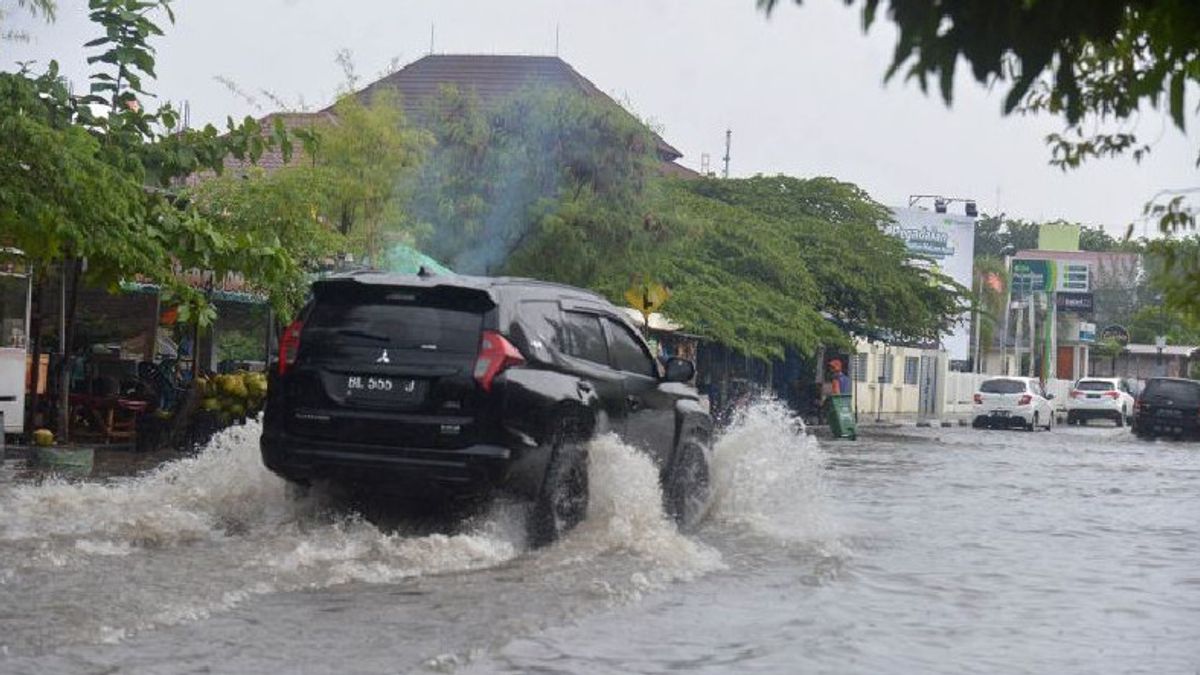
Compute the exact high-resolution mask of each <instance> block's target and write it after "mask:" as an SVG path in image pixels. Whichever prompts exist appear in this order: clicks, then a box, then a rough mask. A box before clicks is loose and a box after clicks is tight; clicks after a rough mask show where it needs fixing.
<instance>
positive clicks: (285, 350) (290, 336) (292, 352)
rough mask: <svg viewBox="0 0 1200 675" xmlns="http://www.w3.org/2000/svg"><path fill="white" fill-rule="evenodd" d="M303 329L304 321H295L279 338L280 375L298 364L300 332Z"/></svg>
mask: <svg viewBox="0 0 1200 675" xmlns="http://www.w3.org/2000/svg"><path fill="white" fill-rule="evenodd" d="M303 329H304V322H303V321H293V322H292V323H291V324H289V325H288V327H287V328H285V329H283V335H280V336H279V374H280V375H284V374H286V373H287V369H288V368H289V367H290V366H291V365H292V364H293V363H295V362H296V355H297V354H299V353H300V331H301V330H303Z"/></svg>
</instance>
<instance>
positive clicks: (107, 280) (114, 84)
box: [0, 0, 303, 432]
mask: <svg viewBox="0 0 1200 675" xmlns="http://www.w3.org/2000/svg"><path fill="white" fill-rule="evenodd" d="M89 9H90V14H89V16H90V18H91V20H92V21H93V22H94V23H95V24H96V26H97V27H98V28H99V29H100V30H101V32H102V36H101V37H99V38H97V39H95V40H92V41H90V42H88V43H87V46H88V47H90V48H92V49H94V50H95V51H96V53H94V54H93V55H92V56H90V57H89V58H88V61H89V63H92V64H97V68H98V70H97V72H95V73H93V75H92V77H91V81H90V84H89V93H88V94H87V95H85V96H79V97H76V96H72V95H71V94H70V92H69V91H68V89H67V87H66V85H65V83H64V82H63V81H62V79H61V78H60V77H59V75H58V69H57V65H56V64H55V63H53V62H51V64H50V65H49V67H48V69H47V70H46V71H45V72H44V73H41V74H37V75H35V74H33V73H31V72H29V71H28V70H26V69H22V70H20V71H18V72H16V73H0V139H2V145H3V147H4V152H3V153H0V241H3V242H4V243H5V244H6V245H10V246H15V247H16V248H19V249H21V250H22V251H24V252H25V254H26V256H27V259H28V260H29V261H30V262H32V263H33V265H34V267H35V268H36V269H38V270H40V271H41V272H42V273H44V272H45V271H46V270H48V269H51V268H57V269H61V270H62V275H63V279H64V284H65V285H66V287H67V290H68V297H67V303H66V313H67V319H68V320H67V332H66V335H63V336H60V338H61V339H62V340H63V342H64V343H65V344H66V345H67V346H68V347H69V345H70V344H71V337H72V332H73V322H74V311H73V310H74V305H75V299H74V298H75V290H76V289H77V288H78V287H79V284H80V283H81V282H82V281H83V280H84V277H85V276H86V278H87V280H88V281H89V282H90V283H92V284H95V285H100V286H106V287H109V288H112V289H115V288H116V287H117V284H118V282H119V281H120V280H122V279H129V278H132V277H135V276H137V275H143V276H146V277H149V278H150V279H153V280H155V281H157V282H158V283H160V284H162V285H163V287H164V292H165V293H166V295H167V296H168V300H169V301H171V302H177V303H179V304H180V305H181V317H182V318H185V319H187V320H191V321H197V322H199V323H201V324H207V323H209V322H211V321H212V319H213V318H214V317H215V310H214V308H213V307H212V305H211V304H210V303H209V302H208V301H207V298H206V296H205V295H204V293H203V292H201V291H200V290H198V289H194V288H191V287H189V286H188V285H187V284H186V283H184V282H183V281H182V279H181V278H180V276H179V275H178V272H179V271H180V270H182V269H189V268H199V269H207V270H214V271H216V272H217V273H218V274H222V273H224V272H226V271H239V272H242V273H244V274H245V276H246V277H247V280H248V281H249V283H250V284H251V285H252V286H254V287H256V288H258V289H259V290H261V291H263V292H265V293H267V294H269V295H270V296H271V298H272V302H273V303H275V304H276V306H277V308H278V309H280V310H281V311H282V312H283V313H285V314H286V312H287V311H288V310H289V309H290V307H291V306H292V305H293V304H294V302H295V301H296V296H297V294H296V292H295V290H294V289H295V287H296V286H297V285H298V283H299V282H300V281H301V280H302V278H303V276H302V275H303V269H302V265H301V264H300V261H299V260H298V259H297V258H295V257H294V256H293V255H292V253H291V252H290V251H289V250H288V249H287V248H285V247H284V246H283V245H282V243H281V241H280V239H279V237H278V236H277V235H276V234H275V233H273V232H270V231H266V230H263V229H261V228H259V229H254V230H250V229H240V230H239V229H233V230H231V229H228V228H225V227H223V225H224V224H225V223H222V222H220V221H214V220H212V219H209V218H206V217H205V214H204V213H202V212H201V211H200V210H199V209H198V208H197V207H196V206H195V204H194V203H191V202H187V201H182V200H179V199H177V198H176V197H175V196H174V195H173V193H172V192H171V191H170V190H166V189H163V187H166V186H170V185H171V184H172V183H173V181H175V180H176V179H179V178H181V177H183V176H186V175H188V174H190V173H193V172H195V171H198V170H200V169H209V170H211V171H214V172H217V173H220V172H221V171H222V169H223V167H224V161H225V158H226V157H227V156H233V157H235V158H239V159H245V160H248V161H251V162H253V161H255V160H257V158H258V157H259V156H261V154H262V153H263V152H264V151H265V150H266V149H267V148H269V147H271V146H273V145H275V144H280V145H281V146H282V150H283V152H284V154H285V155H287V154H289V153H290V141H289V140H288V138H287V136H286V134H284V133H283V129H282V127H281V126H276V128H275V129H273V130H272V132H273V133H265V130H263V129H261V128H259V126H258V124H257V122H255V121H254V120H251V119H247V120H245V121H244V122H243V123H242V124H240V125H235V124H234V123H233V122H232V120H230V121H229V124H228V129H227V131H226V132H225V133H224V134H221V133H219V132H218V131H217V130H216V129H215V128H214V127H212V126H211V125H210V126H207V127H205V128H204V129H200V130H180V129H178V116H177V115H176V113H175V111H174V110H173V109H172V108H171V107H170V106H169V105H167V106H160V107H159V108H158V109H157V110H154V111H150V110H148V109H147V108H145V107H144V105H143V101H144V100H146V99H149V98H151V95H150V94H149V93H148V92H147V90H146V88H145V83H146V82H148V81H149V80H150V79H152V78H153V77H154V72H155V52H154V49H153V47H152V46H151V45H150V40H151V39H152V38H153V37H154V36H156V35H160V34H161V30H160V29H159V28H158V26H157V24H156V23H155V22H154V19H153V17H155V16H156V15H157V13H159V12H162V13H165V14H166V16H167V17H168V19H170V20H172V21H173V18H174V17H173V15H172V14H171V9H170V3H169V0H157V1H154V2H142V1H139V0H90V1H89ZM84 260H86V261H87V266H86V273H85V269H84V266H83V261H84ZM35 349H36V347H35ZM66 363H67V362H66V361H65V360H64V363H63V368H64V372H63V376H62V377H60V380H59V381H60V382H65V381H67V378H66V372H65V368H66V367H67V366H66ZM60 395H61V396H62V402H61V403H60V406H59V412H60V421H59V427H60V432H65V430H66V414H67V408H68V407H67V405H66V395H67V392H66V391H65V389H64V390H63V391H61V392H60Z"/></svg>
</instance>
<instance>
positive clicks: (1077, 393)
mask: <svg viewBox="0 0 1200 675" xmlns="http://www.w3.org/2000/svg"><path fill="white" fill-rule="evenodd" d="M1080 396H1083V392H1081V391H1079V390H1078V389H1072V390H1071V398H1079V397H1080Z"/></svg>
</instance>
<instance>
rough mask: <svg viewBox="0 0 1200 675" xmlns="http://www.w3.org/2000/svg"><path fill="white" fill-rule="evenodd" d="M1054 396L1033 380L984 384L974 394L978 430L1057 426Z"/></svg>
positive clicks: (997, 380) (995, 380)
mask: <svg viewBox="0 0 1200 675" xmlns="http://www.w3.org/2000/svg"><path fill="white" fill-rule="evenodd" d="M1052 398H1054V395H1053V394H1047V393H1046V391H1045V389H1043V388H1042V383H1041V382H1039V381H1038V380H1037V379H1036V378H1033V377H993V378H989V379H987V380H984V381H983V383H982V384H980V385H979V391H977V392H975V406H974V411H973V412H974V420H973V422H972V426H974V427H975V428H976V429H981V428H984V427H989V428H990V427H1002V428H1010V427H1021V428H1024V429H1027V430H1029V431H1033V430H1034V429H1045V430H1047V431H1049V430H1050V429H1051V428H1052V427H1053V426H1054V408H1053V407H1051V405H1050V399H1052Z"/></svg>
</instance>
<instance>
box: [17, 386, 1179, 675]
mask: <svg viewBox="0 0 1200 675" xmlns="http://www.w3.org/2000/svg"><path fill="white" fill-rule="evenodd" d="M257 431H258V429H257V427H256V425H254V424H250V425H247V426H245V427H239V428H235V429H232V430H230V431H228V432H226V433H224V434H223V435H221V436H218V437H217V438H216V439H214V441H213V443H212V444H210V446H209V447H208V448H207V449H206V450H205V451H204V452H202V453H201V454H199V455H198V456H196V457H193V458H188V459H184V460H179V461H175V462H171V463H168V464H166V465H163V466H162V467H160V468H159V469H157V470H154V471H152V472H149V473H144V474H142V475H139V476H136V477H127V478H118V479H108V480H105V481H98V482H87V483H71V482H55V481H47V482H36V483H35V482H29V481H28V480H27V479H25V478H24V477H23V476H24V474H22V473H21V472H20V471H19V468H20V467H19V466H16V463H15V462H11V461H10V462H9V463H8V464H7V465H5V466H4V467H3V468H0V672H3V673H114V672H119V673H185V672H197V671H203V672H219V673H226V672H231V673H243V672H295V673H305V672H308V673H324V672H363V673H397V672H461V673H491V672H513V673H523V672H561V673H625V672H651V673H660V672H677V671H696V672H710V673H727V672H739V673H741V672H768V673H793V672H835V673H881V672H889V673H891V672H899V673H907V672H922V673H929V672H935V673H964V672H983V673H993V672H1005V673H1023V672H1028V673H1096V672H1106V673H1111V672H1145V673H1193V674H1194V673H1197V672H1200V444H1187V443H1170V442H1154V443H1149V442H1142V441H1137V440H1135V439H1134V438H1132V436H1131V434H1129V433H1128V432H1127V431H1126V430H1125V429H1116V428H1112V427H1101V426H1100V425H1099V424H1097V425H1096V426H1094V427H1088V428H1066V427H1060V428H1057V429H1055V430H1054V431H1053V432H1051V433H1024V432H1002V431H975V430H971V429H968V428H953V429H924V430H921V429H908V430H904V432H903V434H904V436H892V437H875V438H868V437H865V436H864V437H860V440H859V441H857V442H853V443H851V442H834V441H822V442H820V443H818V442H817V441H816V440H814V439H813V438H812V437H807V436H803V435H796V433H795V431H794V425H793V424H792V422H791V421H790V420H789V419H787V417H786V415H784V414H783V413H782V411H781V410H780V409H778V408H776V407H774V406H772V405H769V404H763V405H759V406H756V407H754V408H752V409H751V410H750V411H749V413H748V414H747V415H746V417H745V419H743V420H741V421H740V422H738V423H737V424H735V425H734V426H733V427H732V428H731V429H730V431H729V432H728V433H727V434H726V435H725V436H724V437H723V438H722V439H720V441H719V442H718V443H717V446H716V450H715V453H716V458H715V466H714V480H715V482H716V487H717V490H716V497H715V499H714V503H713V504H712V507H711V510H710V513H709V515H708V518H707V519H706V521H705V522H704V523H703V525H702V526H701V527H700V528H699V530H698V531H696V532H692V533H688V534H686V535H685V534H680V533H679V532H677V531H676V530H675V528H674V526H673V525H672V524H671V523H669V522H668V521H667V520H666V519H665V518H664V516H663V514H662V511H661V508H660V506H659V495H658V492H657V485H656V482H655V479H654V472H653V470H652V468H651V465H650V463H649V461H648V460H646V459H645V458H644V457H642V456H640V455H638V454H637V453H636V452H634V451H632V450H630V449H629V448H627V447H625V446H623V445H621V444H620V443H618V442H616V441H615V440H613V439H610V438H606V439H600V440H598V441H596V442H595V443H594V444H593V447H592V450H591V473H592V475H591V480H590V482H591V485H592V490H593V494H592V501H591V505H590V512H589V515H588V518H587V520H586V521H585V522H584V523H583V524H582V525H581V526H580V527H579V528H578V529H577V530H576V531H574V532H573V533H571V534H570V535H569V536H568V537H567V538H566V539H565V540H564V541H562V542H560V543H559V544H557V545H555V546H552V547H550V548H548V549H545V550H541V551H536V552H530V551H528V550H527V548H526V546H525V543H524V541H523V529H522V528H523V522H522V519H523V516H524V513H523V507H522V505H520V504H516V503H498V504H496V505H495V506H494V507H492V508H491V509H490V510H488V511H487V512H484V513H480V514H477V515H475V516H473V517H471V518H470V519H468V520H467V521H465V522H449V523H447V522H433V523H430V522H428V521H413V522H405V521H403V520H401V521H399V522H396V523H391V524H389V527H387V528H384V529H380V528H379V527H377V526H375V525H373V524H371V523H370V522H368V521H366V520H364V519H362V518H360V517H357V516H355V515H353V514H350V513H347V512H346V511H345V510H342V509H338V508H330V503H329V502H328V499H327V497H325V496H324V495H322V494H320V493H318V494H316V495H314V496H312V497H310V498H306V499H305V500H302V501H295V500H292V499H289V498H288V496H287V495H286V494H285V490H284V487H283V484H282V483H281V482H280V481H279V480H278V479H276V478H275V477H274V476H272V475H271V474H270V473H268V472H267V471H265V470H264V469H263V468H262V467H261V464H260V463H259V457H258V449H257Z"/></svg>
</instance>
